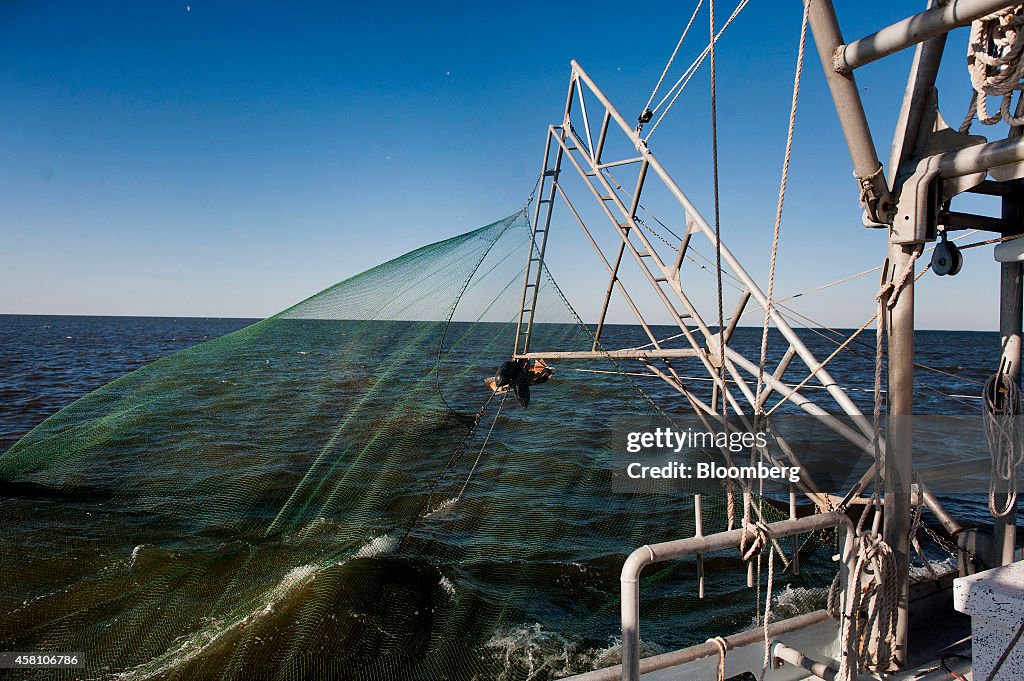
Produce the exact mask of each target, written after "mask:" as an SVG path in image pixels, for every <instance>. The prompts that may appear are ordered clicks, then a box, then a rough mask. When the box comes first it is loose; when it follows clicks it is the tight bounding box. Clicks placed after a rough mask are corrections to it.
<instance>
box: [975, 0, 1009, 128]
mask: <svg viewBox="0 0 1024 681" xmlns="http://www.w3.org/2000/svg"><path fill="white" fill-rule="evenodd" d="M1022 26H1024V5H1013V6H1011V7H1007V8H1005V9H1002V10H999V11H998V12H994V13H993V14H989V15H988V16H985V17H982V18H980V19H977V20H975V21H974V22H973V23H972V24H971V37H970V39H969V40H968V42H967V70H968V72H969V73H970V75H971V86H972V87H973V89H974V92H973V94H972V96H971V104H970V107H969V108H968V113H967V116H966V117H965V119H964V124H963V125H961V127H960V131H961V132H967V131H968V130H969V129H970V123H971V121H972V120H973V118H974V114H975V112H977V116H978V120H979V121H981V123H982V125H994V124H996V123H999V122H1000V121H1002V122H1005V123H1008V124H1009V125H1014V126H1016V125H1024V116H1020V115H1019V113H1011V112H1010V106H1011V103H1012V101H1011V100H1012V99H1013V93H1014V92H1015V91H1017V90H1020V89H1022V88H1024V83H1022V80H1024V60H1022V59H1021V55H1022V53H1024V31H1022V30H1021V27H1022ZM990 96H992V97H1000V98H1001V101H1000V103H999V111H998V113H995V114H991V115H990V114H989V112H988V108H987V101H988V98H989V97H990ZM1018 106H1019V104H1018Z"/></svg>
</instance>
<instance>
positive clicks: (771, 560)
mask: <svg viewBox="0 0 1024 681" xmlns="http://www.w3.org/2000/svg"><path fill="white" fill-rule="evenodd" d="M747 496H748V495H744V497H745V499H744V500H746V497H747ZM747 514H749V510H748V511H747ZM748 518H749V515H746V516H745V518H744V524H743V534H742V535H740V555H741V556H742V557H743V560H744V561H747V562H748V563H749V562H750V561H751V560H753V559H755V558H756V559H757V560H758V562H760V560H761V554H763V553H764V552H765V550H767V551H768V586H767V589H766V591H767V593H766V594H765V601H764V621H763V625H764V664H763V665H762V666H761V681H764V675H765V673H766V672H767V670H768V667H769V665H770V663H771V645H770V644H771V641H770V640H769V637H768V624H769V622H770V621H771V616H772V589H773V588H774V581H775V547H774V546H773V545H772V544H773V542H774V538H773V537H772V534H771V530H770V529H768V525H767V523H765V522H764V521H763V520H760V521H758V522H750V521H749V519H748ZM748 540H749V541H750V545H749V546H747V545H746V544H747V541H748ZM760 585H761V581H760V579H758V588H760ZM758 605H759V607H758V615H760V614H761V613H760V604H758Z"/></svg>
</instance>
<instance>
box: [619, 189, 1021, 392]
mask: <svg viewBox="0 0 1024 681" xmlns="http://www.w3.org/2000/svg"><path fill="white" fill-rule="evenodd" d="M606 172H607V171H606ZM609 174H610V173H609ZM613 181H614V179H613ZM616 186H617V188H618V189H619V190H620V191H624V190H623V189H622V187H621V185H619V184H618V183H617V182H616ZM638 205H639V207H640V208H641V209H643V210H644V212H645V213H646V214H647V215H648V216H649V217H650V218H652V219H653V220H655V221H656V222H658V224H659V225H661V227H663V228H664V229H665V230H666V231H668V232H669V233H670V234H672V236H674V237H675V238H677V239H678V238H679V237H678V235H676V234H675V233H674V232H673V231H672V230H671V228H669V227H668V226H667V225H665V224H664V223H663V222H661V220H659V219H658V217H657V216H656V215H653V214H652V213H651V212H650V211H649V210H647V209H646V208H645V207H644V206H643V205H642V204H638ZM637 223H638V224H639V225H640V226H641V227H642V228H644V229H646V230H647V231H648V232H650V233H651V234H653V235H654V236H656V237H657V238H658V239H660V240H661V241H662V242H663V243H664V244H666V245H667V246H668V247H669V248H671V249H673V250H676V251H678V247H677V246H675V245H674V244H672V243H671V242H670V241H668V239H666V238H665V237H664V236H663V235H661V234H660V233H658V232H657V230H655V229H653V228H652V227H650V226H649V225H648V224H647V223H646V222H644V221H642V220H640V219H639V218H637ZM976 233H978V230H971V231H969V232H967V233H965V234H962V235H960V236H957V237H955V238H954V239H950V241H957V240H960V239H964V238H967V237H969V236H971V235H973V234H976ZM1022 236H1024V235H1010V236H1006V237H999V238H996V239H989V240H986V241H980V242H975V243H971V244H965V245H964V246H961V247H960V248H961V250H963V249H966V248H975V247H977V246H985V245H988V244H992V243H998V242H1002V241H1012V240H1014V239H1018V238H1021V237H1022ZM934 248H935V247H934V246H931V247H929V248H928V249H926V250H925V252H926V253H928V252H931V251H932V250H934ZM691 252H692V253H693V254H695V255H696V256H697V257H699V258H701V259H703V260H704V261H705V262H707V263H708V264H709V266H710V267H713V265H711V260H710V258H708V257H707V256H704V255H703V254H702V253H701V252H700V250H699V249H697V248H695V247H693V246H690V247H689V248H688V249H687V255H686V259H687V260H689V261H691V262H693V263H694V264H695V265H697V267H698V268H700V269H701V270H703V271H707V272H710V267H706V266H705V265H703V264H701V263H700V262H698V261H697V259H696V258H695V257H694V256H692V255H690V253H691ZM881 268H882V266H881V265H877V266H875V267H872V268H870V269H866V270H863V271H861V272H858V273H856V274H853V275H850V276H847V277H843V278H842V279H838V280H835V281H832V282H829V283H826V284H823V285H821V286H818V287H816V288H813V289H809V290H806V291H802V292H799V293H795V294H792V295H790V296H787V297H784V298H780V299H778V300H775V301H774V306H775V307H777V308H779V309H780V310H783V312H780V314H782V316H783V317H785V318H786V319H787V320H788V321H789V322H790V323H793V324H796V325H797V326H800V327H802V328H805V329H807V330H808V331H810V332H812V333H814V334H816V335H818V336H820V337H822V338H824V339H826V340H828V341H830V342H832V343H837V342H839V341H837V340H835V339H832V338H829V337H828V336H826V335H824V334H823V333H821V331H820V329H824V330H827V331H829V332H831V333H833V334H835V335H836V336H837V337H838V338H845V337H846V336H845V334H842V333H840V332H839V331H836V330H835V329H833V328H830V327H829V326H828V325H826V324H823V323H822V322H819V321H817V320H815V319H812V318H811V317H808V316H807V315H805V314H802V313H800V312H799V311H797V310H796V309H794V308H792V307H790V306H788V305H784V304H783V303H784V302H786V301H790V300H793V299H794V298H798V297H801V296H804V295H808V294H811V293H816V292H818V291H821V290H824V289H826V288H829V287H831V286H835V285H837V284H842V283H845V282H847V281H851V280H852V279H856V278H858V277H861V276H864V275H867V274H871V273H872V272H877V271H879V270H880V269H881ZM726 277H727V279H732V281H728V282H727V283H728V284H729V285H730V286H731V287H732V288H733V289H734V290H736V291H740V292H742V291H743V290H744V288H743V285H742V283H741V282H740V281H739V280H738V279H736V278H735V277H733V276H732V275H731V273H729V272H726ZM919 278H920V277H918V279H919ZM761 309H762V307H761V306H760V305H755V306H754V307H751V308H750V309H747V310H745V311H744V312H742V313H741V314H740V315H739V316H740V317H743V316H745V315H748V314H751V313H753V312H757V311H758V310H761ZM794 316H796V317H799V318H801V319H802V320H803V321H800V320H797V319H795V318H794ZM730 321H732V320H731V318H730ZM868 323H869V324H870V321H869V322H868ZM682 336H683V334H682V333H679V334H674V335H671V336H667V337H665V338H660V339H658V342H659V343H665V342H668V341H671V340H675V339H678V338H680V337H682ZM855 342H856V343H857V344H858V345H863V346H864V347H871V346H869V345H868V344H867V343H864V342H863V341H860V340H856V341H855ZM651 346H652V344H651V343H646V344H644V345H641V346H638V348H639V349H643V348H648V347H651ZM847 349H849V350H850V351H851V352H854V353H855V354H858V355H861V353H859V352H856V351H855V350H853V349H852V347H848V348H847ZM861 356H866V355H861ZM914 365H915V366H916V367H918V368H920V369H924V370H926V371H931V372H933V373H937V374H941V375H944V376H948V377H949V378H954V379H956V380H960V381H964V382H967V383H976V384H977V385H979V386H980V385H983V382H982V381H975V380H973V379H970V378H966V377H963V376H958V375H956V374H952V373H950V372H947V371H943V370H941V369H937V368H935V367H932V366H928V365H926V364H922V363H920V362H915V363H914ZM922 386H923V387H924V388H926V389H928V390H931V391H933V392H935V393H937V394H939V395H942V396H944V397H950V398H953V399H956V398H957V397H969V398H971V399H978V397H977V396H974V395H967V396H958V395H951V394H949V393H944V392H942V391H940V390H938V389H936V388H934V387H932V386H928V385H927V384H922ZM812 387H816V386H812Z"/></svg>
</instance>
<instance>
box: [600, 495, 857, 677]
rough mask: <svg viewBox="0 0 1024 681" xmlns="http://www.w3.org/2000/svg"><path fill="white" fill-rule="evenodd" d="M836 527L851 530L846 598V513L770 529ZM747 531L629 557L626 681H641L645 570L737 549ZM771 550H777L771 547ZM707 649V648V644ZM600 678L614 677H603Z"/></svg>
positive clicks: (781, 533) (623, 583)
mask: <svg viewBox="0 0 1024 681" xmlns="http://www.w3.org/2000/svg"><path fill="white" fill-rule="evenodd" d="M834 527H843V528H845V529H846V530H847V536H846V541H845V543H844V546H843V553H842V560H841V561H840V566H839V581H840V590H841V591H840V593H842V594H844V595H845V593H846V587H847V583H848V581H849V574H850V570H851V569H852V564H851V562H852V560H853V556H854V550H853V533H852V532H851V531H850V530H852V523H851V521H850V518H849V517H847V515H846V514H845V513H841V512H839V511H833V512H831V513H822V514H817V515H812V516H806V517H804V518H798V519H789V520H782V521H779V522H776V523H771V524H770V525H768V526H767V529H768V533H769V535H770V536H771V537H772V538H775V539H779V538H783V537H789V536H792V535H795V534H800V533H804V532H816V531H818V530H824V529H829V528H834ZM745 532H749V531H748V530H745V529H743V528H740V529H736V530H729V531H728V532H719V533H717V534H711V535H708V536H706V537H705V536H699V535H698V536H694V537H689V538H687V539H679V540H676V541H670V542H663V543H660V544H649V545H645V546H641V547H640V548H638V549H637V550H636V551H633V553H631V554H630V555H629V558H627V559H626V562H625V563H624V564H623V566H622V574H621V577H620V589H621V594H622V596H621V597H622V667H621V679H622V681H638V680H639V678H640V573H641V572H642V571H643V569H644V568H645V567H647V566H648V565H652V564H654V563H661V562H664V561H668V560H675V559H678V558H684V557H686V556H695V555H703V554H705V553H710V552H712V551H721V550H723V549H729V548H734V547H737V546H739V544H740V541H741V540H742V538H743V535H744V533H745ZM770 550H775V549H774V548H771V549H770ZM814 621H815V622H817V621H820V620H814ZM809 623H813V622H809ZM779 624H781V623H779ZM769 635H771V627H769ZM705 647H707V644H706V645H705ZM687 650H691V649H687ZM714 650H717V649H715V648H714V647H713V646H712V647H711V649H710V650H707V651H704V653H705V654H704V656H707V655H710V654H712V653H713V652H714ZM680 652H685V651H680ZM694 659H696V658H694ZM685 661H688V660H686V659H684V658H680V660H679V661H676V662H674V664H680V663H682V662H685ZM664 662H665V664H664V667H667V666H671V664H673V661H672V660H671V659H666V660H664ZM664 667H659V668H664ZM602 671H605V670H602ZM645 671H654V670H645ZM583 678H588V681H595V680H596V679H597V678H598V677H593V679H589V677H583ZM600 678H610V677H606V676H602V677H600Z"/></svg>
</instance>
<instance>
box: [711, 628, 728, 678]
mask: <svg viewBox="0 0 1024 681" xmlns="http://www.w3.org/2000/svg"><path fill="white" fill-rule="evenodd" d="M707 642H708V643H714V644H715V645H716V646H718V681H725V654H726V652H728V650H729V642H728V641H726V640H725V639H724V638H722V637H721V636H715V637H714V638H709V639H708V640H707Z"/></svg>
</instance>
